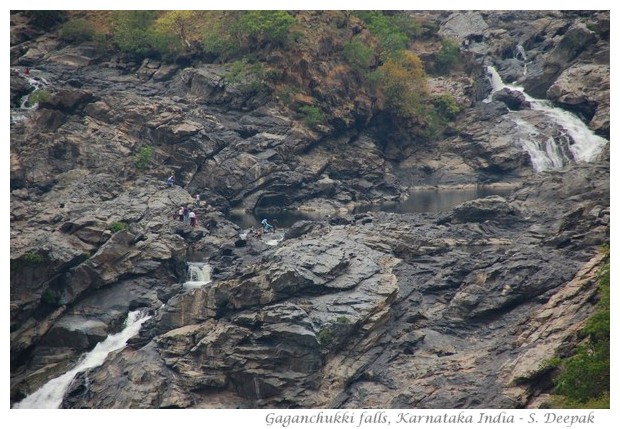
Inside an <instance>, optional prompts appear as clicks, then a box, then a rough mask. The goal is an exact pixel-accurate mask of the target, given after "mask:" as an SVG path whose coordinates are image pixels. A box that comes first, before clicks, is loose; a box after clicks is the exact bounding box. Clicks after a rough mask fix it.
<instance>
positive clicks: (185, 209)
mask: <svg viewBox="0 0 620 429" xmlns="http://www.w3.org/2000/svg"><path fill="white" fill-rule="evenodd" d="M183 223H189V208H188V207H187V206H185V207H183Z"/></svg>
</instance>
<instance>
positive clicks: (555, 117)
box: [483, 67, 609, 171]
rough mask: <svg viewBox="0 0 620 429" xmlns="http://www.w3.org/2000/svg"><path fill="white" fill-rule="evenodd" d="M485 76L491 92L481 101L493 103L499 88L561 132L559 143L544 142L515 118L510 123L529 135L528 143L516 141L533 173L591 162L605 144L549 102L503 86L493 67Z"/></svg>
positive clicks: (521, 89)
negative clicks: (513, 93) (521, 99)
mask: <svg viewBox="0 0 620 429" xmlns="http://www.w3.org/2000/svg"><path fill="white" fill-rule="evenodd" d="M487 73H488V78H489V82H490V83H491V86H492V88H493V89H492V91H491V94H489V96H488V97H487V98H485V99H484V100H483V101H484V102H486V103H489V102H490V101H491V100H492V99H493V94H494V93H496V92H497V91H500V90H501V89H503V88H508V89H510V90H511V91H517V92H520V93H521V94H523V96H524V97H525V99H526V101H528V102H529V103H530V106H531V109H532V110H536V111H539V112H541V114H543V115H545V117H546V118H548V119H549V120H550V121H552V122H554V123H555V124H557V125H558V126H559V127H560V128H561V129H562V130H564V132H565V136H560V137H559V138H558V140H559V141H556V139H553V138H544V136H542V135H541V134H540V133H539V132H538V131H537V130H536V128H535V127H534V126H533V125H531V124H529V123H527V122H526V121H524V120H519V119H518V118H516V119H514V121H515V123H516V124H517V125H518V126H520V127H524V128H525V132H526V133H529V135H530V137H531V139H528V138H520V139H519V140H520V142H521V144H522V145H523V148H524V149H525V150H527V152H528V153H529V155H530V159H531V160H532V165H533V167H534V170H535V171H544V170H550V169H556V168H561V167H563V166H564V165H567V164H569V163H570V162H571V161H572V160H574V161H575V162H589V161H592V160H594V158H595V157H596V156H597V155H598V154H599V153H601V151H602V150H603V148H604V147H605V145H607V143H609V142H608V141H607V140H606V139H604V138H603V137H601V136H597V135H596V134H594V131H592V130H591V129H590V128H588V126H587V125H586V124H584V123H583V121H582V120H581V119H579V117H577V116H576V115H574V114H573V113H571V112H568V111H566V110H563V109H560V108H559V107H555V106H553V105H552V104H551V103H550V102H549V101H546V100H538V99H536V98H533V97H531V96H529V95H528V94H527V93H526V92H525V91H524V90H523V88H521V87H518V86H514V85H507V84H505V83H504V82H503V81H502V79H501V77H500V75H499V73H497V70H495V68H494V67H487ZM528 127H529V128H528ZM537 136H540V137H541V138H542V139H543V140H542V142H541V140H540V138H539V139H538V140H537V139H536V138H535V137H537ZM563 144H564V145H565V146H567V148H568V150H569V151H570V154H571V155H570V156H569V154H568V153H566V151H565V150H564V148H563V147H562V145H563ZM571 158H572V159H571Z"/></svg>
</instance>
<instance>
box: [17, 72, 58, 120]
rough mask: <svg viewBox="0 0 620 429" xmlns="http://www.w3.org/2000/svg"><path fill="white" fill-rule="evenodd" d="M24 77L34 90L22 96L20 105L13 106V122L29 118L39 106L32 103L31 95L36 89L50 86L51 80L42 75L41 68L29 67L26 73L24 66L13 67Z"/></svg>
mask: <svg viewBox="0 0 620 429" xmlns="http://www.w3.org/2000/svg"><path fill="white" fill-rule="evenodd" d="M13 70H14V71H17V73H19V75H20V76H21V77H23V78H24V79H25V80H26V81H27V82H28V84H29V85H30V86H31V87H32V88H33V90H32V91H31V92H30V93H29V94H27V95H25V96H24V97H22V99H21V102H20V106H19V107H11V124H16V123H18V122H22V121H24V120H26V119H27V118H28V116H29V115H30V113H32V112H34V111H35V110H36V108H37V107H38V103H34V104H32V105H30V97H31V96H32V94H34V92H35V91H37V90H39V89H42V88H45V87H46V86H49V82H48V81H47V79H45V77H43V76H42V73H41V72H40V70H36V69H29V70H28V73H27V74H26V73H25V71H24V69H23V68H21V67H20V68H18V69H13Z"/></svg>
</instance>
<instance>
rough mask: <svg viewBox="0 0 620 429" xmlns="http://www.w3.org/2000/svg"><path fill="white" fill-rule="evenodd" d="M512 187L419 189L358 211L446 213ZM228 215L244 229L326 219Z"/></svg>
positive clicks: (317, 215) (322, 216)
mask: <svg viewBox="0 0 620 429" xmlns="http://www.w3.org/2000/svg"><path fill="white" fill-rule="evenodd" d="M511 191H512V189H510V188H497V189H493V188H482V187H480V188H471V189H431V190H418V191H413V192H411V193H410V195H409V197H408V198H407V199H405V200H402V201H400V202H397V203H385V204H381V205H368V206H360V207H357V208H356V209H355V210H354V213H364V212H369V211H370V212H375V211H384V212H391V213H425V212H446V211H449V210H452V209H453V208H454V207H455V206H457V205H459V204H461V203H464V202H465V201H469V200H475V199H477V198H484V197H488V196H491V195H499V196H503V197H506V196H508V195H509V194H510V192H511ZM228 218H229V219H230V220H231V221H232V222H234V223H236V224H237V225H239V226H240V227H241V228H249V227H251V226H259V225H260V222H261V220H263V219H267V221H268V222H269V223H270V224H272V225H275V226H276V228H288V227H290V226H291V225H293V224H294V223H295V222H297V221H299V220H320V219H325V214H324V213H315V212H300V211H284V212H262V213H261V212H257V213H254V214H252V213H238V212H231V213H230V215H229V216H228Z"/></svg>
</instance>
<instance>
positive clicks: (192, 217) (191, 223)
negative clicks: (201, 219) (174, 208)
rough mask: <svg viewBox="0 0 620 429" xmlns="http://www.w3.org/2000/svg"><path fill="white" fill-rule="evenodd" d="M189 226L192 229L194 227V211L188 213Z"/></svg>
mask: <svg viewBox="0 0 620 429" xmlns="http://www.w3.org/2000/svg"><path fill="white" fill-rule="evenodd" d="M189 224H190V225H191V226H192V228H193V227H195V226H196V213H194V210H192V211H190V212H189Z"/></svg>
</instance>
